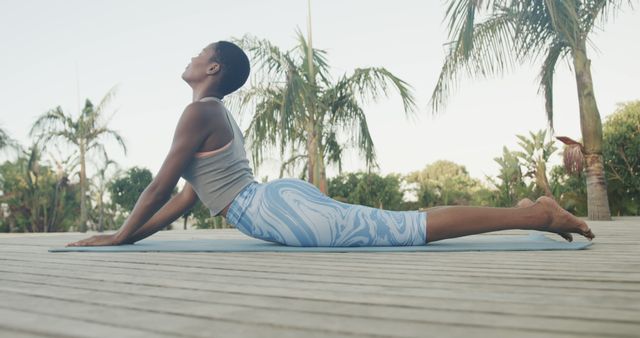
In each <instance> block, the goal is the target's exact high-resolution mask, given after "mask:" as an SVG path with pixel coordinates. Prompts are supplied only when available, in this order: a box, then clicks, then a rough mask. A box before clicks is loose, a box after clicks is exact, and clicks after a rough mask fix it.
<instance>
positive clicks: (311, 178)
mask: <svg viewBox="0 0 640 338" xmlns="http://www.w3.org/2000/svg"><path fill="white" fill-rule="evenodd" d="M310 124H312V123H310ZM307 135H308V137H307V155H308V156H309V161H308V164H307V174H308V175H307V176H308V177H307V180H308V182H309V183H311V184H313V185H315V186H316V187H318V178H319V172H318V141H317V135H316V132H315V128H313V126H311V127H308V128H307Z"/></svg>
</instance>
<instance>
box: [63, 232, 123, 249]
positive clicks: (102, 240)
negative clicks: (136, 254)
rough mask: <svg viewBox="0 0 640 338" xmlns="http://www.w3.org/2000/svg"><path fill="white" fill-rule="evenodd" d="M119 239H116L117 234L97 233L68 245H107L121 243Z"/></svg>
mask: <svg viewBox="0 0 640 338" xmlns="http://www.w3.org/2000/svg"><path fill="white" fill-rule="evenodd" d="M121 244H123V243H120V242H119V241H118V240H116V236H115V234H111V235H95V236H91V237H89V238H86V239H83V240H81V241H77V242H73V243H68V244H67V245H66V246H106V245H121Z"/></svg>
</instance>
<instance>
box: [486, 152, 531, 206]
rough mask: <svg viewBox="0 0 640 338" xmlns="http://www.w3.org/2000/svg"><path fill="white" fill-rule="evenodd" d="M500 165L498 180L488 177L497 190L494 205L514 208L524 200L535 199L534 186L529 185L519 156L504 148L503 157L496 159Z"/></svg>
mask: <svg viewBox="0 0 640 338" xmlns="http://www.w3.org/2000/svg"><path fill="white" fill-rule="evenodd" d="M494 161H496V163H498V164H499V165H500V172H499V174H498V176H497V177H496V179H494V178H492V177H487V180H488V181H489V182H491V183H492V184H493V185H494V186H495V187H496V189H497V191H496V193H495V197H494V198H495V200H494V205H495V206H497V207H512V206H514V205H515V204H516V203H518V201H519V200H520V199H522V198H525V197H526V198H533V197H535V196H534V192H533V190H534V186H533V184H529V185H527V183H525V181H524V175H523V174H522V169H521V167H520V159H519V157H518V154H517V153H516V152H514V151H510V150H509V149H507V147H502V156H501V157H496V158H494Z"/></svg>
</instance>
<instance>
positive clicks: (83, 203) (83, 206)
mask: <svg viewBox="0 0 640 338" xmlns="http://www.w3.org/2000/svg"><path fill="white" fill-rule="evenodd" d="M86 184H87V172H86V161H85V149H84V144H83V143H80V231H81V232H86V231H87V218H88V217H87V187H86Z"/></svg>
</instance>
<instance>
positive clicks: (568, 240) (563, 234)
mask: <svg viewBox="0 0 640 338" xmlns="http://www.w3.org/2000/svg"><path fill="white" fill-rule="evenodd" d="M558 235H560V236H562V238H564V239H566V240H567V242H573V235H571V234H570V233H567V232H562V233H559V234H558Z"/></svg>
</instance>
